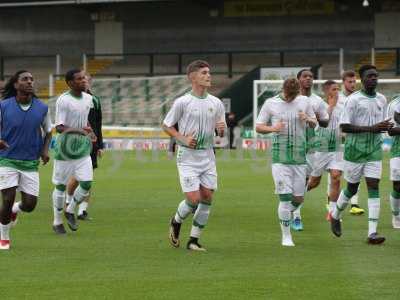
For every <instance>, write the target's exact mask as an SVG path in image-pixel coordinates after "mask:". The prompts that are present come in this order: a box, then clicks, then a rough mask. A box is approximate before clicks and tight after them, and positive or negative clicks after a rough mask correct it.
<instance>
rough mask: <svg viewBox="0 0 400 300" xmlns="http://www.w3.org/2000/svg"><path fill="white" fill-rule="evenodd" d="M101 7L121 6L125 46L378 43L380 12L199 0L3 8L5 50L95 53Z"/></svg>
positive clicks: (116, 9) (0, 22)
mask: <svg viewBox="0 0 400 300" xmlns="http://www.w3.org/2000/svg"><path fill="white" fill-rule="evenodd" d="M160 6H162V7H161V8H160ZM96 11H97V12H98V11H105V12H113V13H114V15H115V20H116V21H119V22H122V23H123V35H124V36H123V44H124V52H148V51H173V52H179V51H204V50H227V49H229V50H249V49H251V50H258V49H281V48H284V49H290V48H340V47H343V48H346V49H369V48H371V47H372V46H373V45H374V17H373V16H371V15H369V14H361V13H357V12H348V13H347V15H346V17H344V16H343V15H336V14H335V15H326V16H309V17H302V16H286V17H250V18H237V17H235V18H233V17H222V16H217V17H211V16H210V11H209V8H208V7H207V6H204V5H200V4H196V3H193V2H188V3H184V2H179V3H137V4H114V5H103V6H62V7H60V6H59V7H45V8H44V7H40V8H38V7H36V8H13V9H11V8H7V9H1V10H0V40H1V41H2V45H1V48H0V55H10V54H17V55H28V54H32V53H34V54H40V53H60V54H63V55H80V54H81V53H91V52H93V51H94V36H95V35H94V21H92V20H91V14H92V13H93V12H96ZM160 11H162V13H160ZM354 37H357V39H355V38H354Z"/></svg>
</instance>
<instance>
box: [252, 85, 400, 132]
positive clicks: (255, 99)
mask: <svg viewBox="0 0 400 300" xmlns="http://www.w3.org/2000/svg"><path fill="white" fill-rule="evenodd" d="M326 80H327V79H315V80H314V81H313V83H314V84H316V85H318V84H323V83H324V82H325V81H326ZM334 80H335V81H336V82H337V83H339V84H340V85H341V84H342V80H341V79H334ZM283 82H284V80H283V79H280V80H254V81H253V137H254V138H256V137H257V133H256V122H257V116H258V97H259V96H260V95H261V94H262V93H264V92H265V90H263V91H258V85H260V84H280V85H282V84H283ZM360 82H361V80H359V79H357V83H360ZM385 83H398V84H400V79H379V80H378V85H379V84H385ZM399 93H400V88H399Z"/></svg>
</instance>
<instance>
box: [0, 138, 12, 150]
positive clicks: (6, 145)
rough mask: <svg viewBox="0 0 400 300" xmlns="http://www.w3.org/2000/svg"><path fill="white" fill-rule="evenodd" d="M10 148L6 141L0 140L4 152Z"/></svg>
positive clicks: (0, 148)
mask: <svg viewBox="0 0 400 300" xmlns="http://www.w3.org/2000/svg"><path fill="white" fill-rule="evenodd" d="M9 147H10V146H9V145H8V144H7V142H6V141H3V140H0V150H4V149H7V148H9Z"/></svg>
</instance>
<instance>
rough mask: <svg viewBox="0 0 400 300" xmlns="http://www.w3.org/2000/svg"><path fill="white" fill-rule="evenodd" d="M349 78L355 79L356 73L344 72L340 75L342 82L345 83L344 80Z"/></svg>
mask: <svg viewBox="0 0 400 300" xmlns="http://www.w3.org/2000/svg"><path fill="white" fill-rule="evenodd" d="M349 77H356V72H354V71H352V70H349V71H344V72H343V73H342V80H343V81H345V80H346V78H349Z"/></svg>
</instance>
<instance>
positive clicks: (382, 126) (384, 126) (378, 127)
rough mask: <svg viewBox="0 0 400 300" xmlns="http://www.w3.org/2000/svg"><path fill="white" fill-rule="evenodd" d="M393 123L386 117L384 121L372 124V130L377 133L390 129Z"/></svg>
mask: <svg viewBox="0 0 400 300" xmlns="http://www.w3.org/2000/svg"><path fill="white" fill-rule="evenodd" d="M393 126H394V124H393V123H392V122H390V119H386V120H385V121H382V122H379V123H376V124H375V125H373V126H372V132H375V133H379V132H384V131H388V130H390V129H392V128H393Z"/></svg>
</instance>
